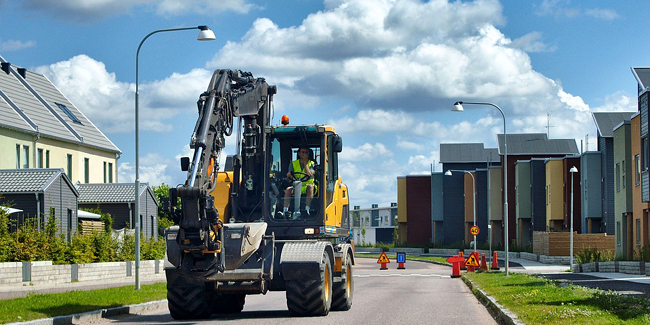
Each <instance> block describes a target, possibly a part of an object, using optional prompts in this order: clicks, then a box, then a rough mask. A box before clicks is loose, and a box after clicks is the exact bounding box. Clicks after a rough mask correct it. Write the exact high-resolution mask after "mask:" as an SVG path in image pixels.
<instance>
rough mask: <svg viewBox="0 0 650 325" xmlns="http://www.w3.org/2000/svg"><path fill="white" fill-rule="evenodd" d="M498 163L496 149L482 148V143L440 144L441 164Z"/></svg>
mask: <svg viewBox="0 0 650 325" xmlns="http://www.w3.org/2000/svg"><path fill="white" fill-rule="evenodd" d="M488 161H500V158H499V153H498V152H497V149H496V148H488V149H486V148H484V147H483V144H482V143H441V144H440V162H441V163H472V162H488Z"/></svg>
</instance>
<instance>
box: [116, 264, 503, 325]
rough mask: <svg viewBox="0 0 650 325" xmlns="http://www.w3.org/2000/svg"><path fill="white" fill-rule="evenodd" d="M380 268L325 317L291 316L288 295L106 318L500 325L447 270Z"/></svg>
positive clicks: (360, 271)
mask: <svg viewBox="0 0 650 325" xmlns="http://www.w3.org/2000/svg"><path fill="white" fill-rule="evenodd" d="M396 268H397V264H396V263H391V264H389V270H379V265H378V264H376V261H375V260H372V259H363V258H359V259H357V265H356V266H354V268H353V277H354V285H355V288H354V301H353V305H352V309H350V310H349V311H345V312H330V314H329V315H328V316H326V317H313V318H298V317H291V316H290V315H289V312H288V311H287V306H286V299H285V293H284V292H268V293H267V294H266V295H249V296H247V297H246V305H245V307H244V310H243V311H242V312H241V313H239V314H229V315H213V316H212V318H210V319H205V320H195V321H190V322H187V321H184V322H176V321H175V320H174V319H172V318H171V317H170V316H169V311H168V310H167V309H166V308H163V309H159V310H156V311H154V312H150V313H148V314H144V315H126V316H120V317H115V318H113V319H107V320H106V322H105V323H104V324H142V323H146V324H180V323H182V324H190V323H191V324H216V323H219V324H255V325H259V324H335V323H338V324H464V323H467V322H471V323H472V324H496V322H495V321H494V319H493V318H492V316H491V315H490V314H489V312H488V311H487V309H486V308H485V307H484V306H483V305H482V304H481V303H480V302H479V301H478V300H477V299H476V297H475V296H474V295H473V294H472V293H471V292H470V291H469V289H468V288H467V286H466V285H465V284H464V283H463V282H462V281H461V280H460V279H452V278H451V277H450V275H451V269H450V268H449V267H447V266H440V265H435V264H429V263H423V262H414V261H408V262H407V263H406V269H405V270H397V269H396Z"/></svg>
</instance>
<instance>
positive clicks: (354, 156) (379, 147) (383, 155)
mask: <svg viewBox="0 0 650 325" xmlns="http://www.w3.org/2000/svg"><path fill="white" fill-rule="evenodd" d="M391 157H393V153H392V152H391V151H390V150H388V149H387V148H386V146H385V145H384V144H382V143H375V144H370V143H364V144H363V145H361V146H359V147H356V148H350V147H348V148H345V149H344V150H343V152H341V155H340V159H341V161H373V160H374V161H376V160H385V159H388V158H391Z"/></svg>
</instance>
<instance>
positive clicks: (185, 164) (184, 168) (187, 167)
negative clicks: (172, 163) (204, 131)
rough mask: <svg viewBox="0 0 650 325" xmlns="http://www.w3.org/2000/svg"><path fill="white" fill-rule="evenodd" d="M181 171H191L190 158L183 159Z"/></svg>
mask: <svg viewBox="0 0 650 325" xmlns="http://www.w3.org/2000/svg"><path fill="white" fill-rule="evenodd" d="M181 170H182V171H184V172H186V171H188V170H190V157H181Z"/></svg>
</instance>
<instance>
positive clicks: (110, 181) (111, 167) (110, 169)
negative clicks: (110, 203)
mask: <svg viewBox="0 0 650 325" xmlns="http://www.w3.org/2000/svg"><path fill="white" fill-rule="evenodd" d="M108 182H109V183H113V163H108Z"/></svg>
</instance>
